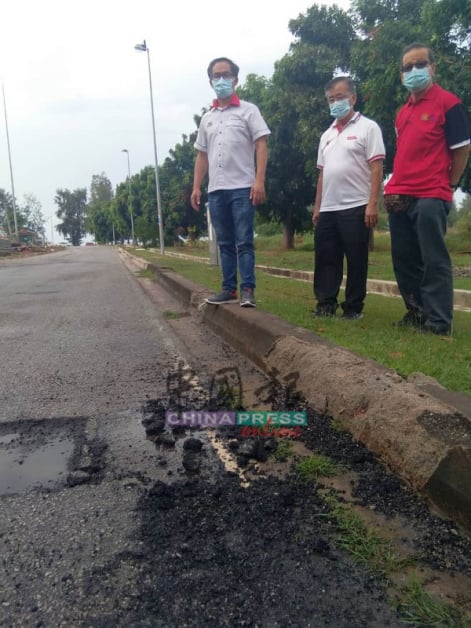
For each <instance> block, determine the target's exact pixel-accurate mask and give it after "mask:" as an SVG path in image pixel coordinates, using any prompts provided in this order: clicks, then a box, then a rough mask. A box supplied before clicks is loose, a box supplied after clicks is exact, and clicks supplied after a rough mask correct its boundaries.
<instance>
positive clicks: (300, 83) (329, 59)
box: [239, 5, 356, 248]
mask: <svg viewBox="0 0 471 628" xmlns="http://www.w3.org/2000/svg"><path fill="white" fill-rule="evenodd" d="M289 29H290V31H291V33H292V34H293V35H294V36H295V42H294V43H292V44H291V46H290V51H289V53H288V54H286V55H285V56H284V57H283V58H282V59H281V60H280V61H277V62H276V64H275V72H274V74H273V78H272V79H271V80H270V81H268V80H267V79H265V78H262V77H256V76H249V77H248V78H247V82H246V84H245V85H244V87H243V88H242V89H240V90H239V91H240V93H241V95H242V96H243V97H244V98H246V99H247V100H253V102H255V103H256V104H257V105H259V106H260V109H261V110H262V113H263V115H264V117H265V119H266V121H267V123H268V126H269V127H270V130H271V133H272V135H271V137H270V139H269V163H268V169H267V197H268V201H267V203H266V205H265V206H264V207H262V208H260V211H261V213H263V214H264V215H265V216H266V218H268V219H276V220H279V221H280V222H281V223H282V226H283V246H284V248H293V247H294V234H295V231H296V230H304V229H308V228H311V217H310V212H309V211H308V207H309V206H310V205H311V204H312V202H313V200H314V198H315V180H316V178H317V170H316V160H317V148H318V144H319V139H320V136H321V135H322V132H323V131H324V130H325V129H326V128H327V126H328V125H329V124H330V118H329V113H328V108H327V105H326V102H325V95H324V86H325V84H326V83H327V81H328V80H329V79H331V78H332V76H333V75H334V73H335V72H343V73H347V72H348V70H349V67H350V49H351V46H352V44H353V42H354V41H355V38H356V35H355V32H354V29H353V25H352V21H351V18H350V17H349V15H348V14H347V13H346V12H344V11H342V10H341V9H339V8H338V7H337V6H332V7H325V6H322V7H318V6H316V5H314V6H312V7H311V8H309V9H308V11H307V12H306V14H305V15H300V16H299V17H298V18H297V19H295V20H291V21H290V23H289Z"/></svg>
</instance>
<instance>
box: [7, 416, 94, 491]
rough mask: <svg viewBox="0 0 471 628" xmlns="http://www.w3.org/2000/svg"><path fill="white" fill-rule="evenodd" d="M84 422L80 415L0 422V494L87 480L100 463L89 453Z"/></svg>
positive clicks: (72, 484) (52, 487)
mask: <svg viewBox="0 0 471 628" xmlns="http://www.w3.org/2000/svg"><path fill="white" fill-rule="evenodd" d="M85 423H86V419H80V418H79V419H48V420H46V419H40V420H34V421H16V422H14V423H2V424H0V495H14V494H22V493H27V492H30V491H33V490H57V489H59V488H62V487H64V486H66V485H68V486H74V485H76V484H83V483H85V482H87V481H90V480H91V479H92V477H93V476H94V475H96V472H97V471H98V470H99V469H100V468H101V466H100V464H98V463H97V460H94V459H93V455H92V456H90V451H93V448H92V447H90V443H88V444H87V440H86V436H85ZM95 457H96V456H95Z"/></svg>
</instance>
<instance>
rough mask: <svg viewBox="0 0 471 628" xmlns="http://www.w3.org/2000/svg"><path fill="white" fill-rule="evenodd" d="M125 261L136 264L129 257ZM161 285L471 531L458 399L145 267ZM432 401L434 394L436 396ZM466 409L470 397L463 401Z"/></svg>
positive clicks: (467, 438) (465, 421)
mask: <svg viewBox="0 0 471 628" xmlns="http://www.w3.org/2000/svg"><path fill="white" fill-rule="evenodd" d="M125 254H126V256H130V257H132V258H133V259H134V260H135V259H137V258H135V257H134V256H131V255H130V254H129V253H127V252H126V253H125ZM142 262H143V260H140V263H142ZM142 267H147V268H151V269H152V270H154V271H155V276H156V280H157V281H158V282H159V283H160V284H161V285H162V286H163V287H164V288H165V289H166V290H168V291H169V292H171V293H172V294H173V295H174V296H176V297H177V298H178V299H179V300H180V301H181V302H182V304H183V305H185V306H186V307H188V308H190V307H193V308H197V309H198V311H199V315H200V316H201V318H202V320H203V322H204V323H205V324H207V325H208V327H210V328H211V329H213V330H214V331H215V332H216V333H218V334H219V335H221V336H222V337H223V338H224V339H225V340H226V341H227V342H228V343H229V344H231V345H232V346H233V347H234V348H235V349H236V350H238V351H239V352H241V353H242V354H244V355H246V356H247V357H248V358H249V359H251V360H252V361H253V362H254V363H255V364H257V365H258V366H259V367H260V368H261V369H262V370H263V371H264V372H266V373H267V374H269V375H270V376H271V377H274V378H275V379H276V380H277V381H279V382H280V383H281V384H283V385H287V384H290V385H292V386H294V387H295V389H296V390H297V391H299V393H300V394H301V395H302V396H303V397H304V398H305V399H306V400H307V401H308V403H309V404H311V405H312V407H314V408H316V410H317V411H321V412H325V413H326V414H328V415H329V416H332V417H333V418H336V419H340V420H341V421H342V423H343V425H344V426H345V427H346V429H348V430H349V431H350V432H351V433H352V435H353V436H354V437H355V438H357V439H358V440H359V441H361V442H362V443H364V444H365V445H366V446H367V447H368V449H369V450H370V451H371V452H372V453H374V454H375V455H376V456H378V458H379V459H380V460H382V461H383V462H384V463H385V464H387V465H388V466H389V467H390V469H391V470H392V471H394V472H395V473H396V474H397V475H399V476H400V477H401V478H402V479H404V480H405V481H406V482H407V483H408V484H409V485H410V486H411V487H412V488H414V489H415V490H417V491H419V492H421V493H422V494H423V495H424V496H426V497H427V498H429V499H430V500H431V501H432V502H433V503H434V504H435V505H436V506H437V507H438V508H439V509H440V510H441V511H442V512H443V513H444V514H445V515H446V516H449V517H451V518H452V519H454V520H455V521H457V522H459V523H461V524H462V525H463V526H465V527H467V528H468V529H471V421H470V419H469V415H468V416H465V414H463V413H461V412H459V411H458V410H457V407H456V406H454V405H453V398H454V397H453V394H452V393H450V391H446V392H447V393H448V397H447V396H446V395H442V397H444V399H445V400H442V399H440V398H438V397H439V396H440V395H439V396H438V397H437V395H436V394H435V392H437V390H438V387H434V386H433V385H430V384H429V383H427V382H426V385H425V386H423V387H420V386H419V385H416V384H414V383H412V382H407V381H405V380H404V379H403V378H401V377H400V376H399V375H398V374H397V373H396V372H395V371H393V370H390V369H386V368H384V367H382V366H381V365H379V364H377V363H375V362H373V361H371V360H368V359H366V358H363V357H360V356H358V355H356V354H354V353H352V352H350V351H347V350H346V349H343V348H341V347H337V346H335V345H334V344H332V343H330V342H328V341H326V340H325V339H322V338H319V337H318V336H316V335H315V334H314V333H311V332H309V331H308V330H306V329H303V328H299V327H296V326H294V325H291V324H290V323H288V322H287V321H283V320H281V319H279V318H277V317H276V316H273V315H271V314H268V313H266V312H262V311H260V310H253V309H249V310H247V309H245V308H240V307H238V306H235V305H234V306H230V305H229V306H214V305H207V304H205V303H204V298H205V296H207V295H208V294H209V291H208V290H206V289H204V288H202V287H201V286H199V285H197V284H195V283H193V282H190V281H188V280H186V279H184V278H182V277H180V276H179V275H177V274H176V273H174V272H172V271H170V270H168V269H165V268H162V267H159V266H157V265H154V264H150V263H148V262H143V266H142ZM432 393H433V394H432ZM461 398H462V399H461V401H462V402H463V405H462V408H464V409H465V410H466V408H471V397H470V398H469V402H470V403H469V404H466V398H467V396H466V395H464V396H463V395H461Z"/></svg>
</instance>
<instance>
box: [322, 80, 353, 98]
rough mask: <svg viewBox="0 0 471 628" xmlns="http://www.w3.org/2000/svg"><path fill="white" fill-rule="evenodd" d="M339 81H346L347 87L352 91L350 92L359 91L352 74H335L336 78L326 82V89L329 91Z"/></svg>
mask: <svg viewBox="0 0 471 628" xmlns="http://www.w3.org/2000/svg"><path fill="white" fill-rule="evenodd" d="M338 83H345V84H346V85H347V89H348V91H349V92H350V94H356V93H357V90H356V87H355V83H354V82H353V79H352V77H351V76H334V78H333V79H330V81H329V82H328V83H327V84H326V86H325V87H324V91H325V92H328V91H329V90H330V89H332V88H333V87H335V86H336V85H337V84H338Z"/></svg>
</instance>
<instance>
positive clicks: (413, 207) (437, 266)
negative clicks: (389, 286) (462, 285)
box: [389, 198, 453, 330]
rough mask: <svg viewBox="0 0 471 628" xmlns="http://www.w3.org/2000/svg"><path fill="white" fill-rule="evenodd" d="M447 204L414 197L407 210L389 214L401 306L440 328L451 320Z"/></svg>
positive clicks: (451, 293) (451, 278)
mask: <svg viewBox="0 0 471 628" xmlns="http://www.w3.org/2000/svg"><path fill="white" fill-rule="evenodd" d="M450 207H451V203H448V202H447V201H442V200H441V199H439V198H416V199H415V198H414V199H411V202H410V205H409V207H408V208H407V211H403V212H399V213H391V214H389V229H390V232H391V255H392V261H393V266H394V273H395V275H396V281H397V285H398V287H399V290H400V292H401V295H402V298H403V299H404V303H405V306H406V307H407V309H408V310H412V311H416V312H419V313H420V314H421V315H422V316H424V317H425V319H426V322H427V323H429V324H430V325H432V326H433V327H436V328H438V329H443V330H449V329H450V328H451V324H452V320H453V271H452V264H451V259H450V254H449V253H448V249H447V246H446V241H445V234H446V227H447V225H446V220H447V215H448V212H449V211H450Z"/></svg>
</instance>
